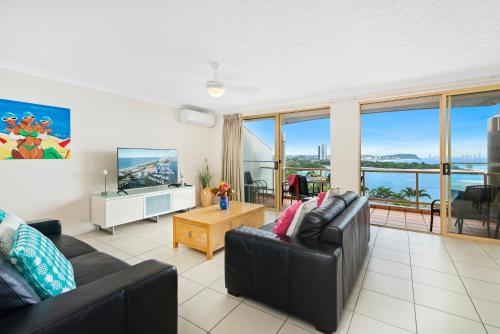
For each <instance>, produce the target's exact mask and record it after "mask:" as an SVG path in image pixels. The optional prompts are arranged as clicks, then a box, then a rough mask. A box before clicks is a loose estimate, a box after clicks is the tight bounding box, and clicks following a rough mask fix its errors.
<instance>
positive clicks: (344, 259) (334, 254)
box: [225, 193, 370, 333]
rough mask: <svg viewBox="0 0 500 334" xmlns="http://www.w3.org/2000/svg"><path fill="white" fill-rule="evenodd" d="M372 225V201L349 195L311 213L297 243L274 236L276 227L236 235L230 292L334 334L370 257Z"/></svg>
mask: <svg viewBox="0 0 500 334" xmlns="http://www.w3.org/2000/svg"><path fill="white" fill-rule="evenodd" d="M369 219H370V217H369V206H368V200H367V199H366V198H365V197H362V198H359V199H358V198H357V196H356V195H355V194H354V193H346V194H344V195H340V196H339V198H335V199H332V200H328V201H325V202H324V203H323V204H322V206H321V207H320V208H317V209H314V210H313V211H311V212H309V213H308V214H307V215H306V217H305V218H304V222H303V223H302V225H301V227H300V229H299V231H298V234H297V235H296V236H293V237H288V236H278V235H276V234H274V233H272V232H271V229H272V224H268V225H265V226H264V227H262V228H261V229H254V228H250V227H245V226H242V227H239V228H237V229H235V230H231V231H229V232H227V233H226V236H225V283H226V288H227V289H228V292H229V293H230V294H233V295H236V296H239V295H242V296H245V297H249V298H252V299H255V300H258V301H260V302H262V303H264V304H267V305H270V306H272V307H275V308H277V309H280V310H282V311H284V312H287V313H289V314H292V315H294V316H297V317H299V318H302V319H304V320H306V321H308V322H310V323H312V324H314V325H315V326H316V329H318V330H319V331H322V332H324V333H332V332H334V331H335V330H336V329H337V326H338V324H339V321H340V318H341V316H342V310H343V305H344V304H345V302H346V301H347V298H348V296H349V294H350V292H351V290H352V288H353V286H354V283H355V281H356V278H357V275H358V273H359V271H360V270H361V267H362V264H363V261H364V259H365V256H366V254H367V251H368V242H369V239H370V220H369Z"/></svg>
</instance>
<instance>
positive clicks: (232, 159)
mask: <svg viewBox="0 0 500 334" xmlns="http://www.w3.org/2000/svg"><path fill="white" fill-rule="evenodd" d="M222 179H223V180H224V181H226V182H227V183H229V184H230V185H231V186H232V187H233V189H234V191H235V194H234V195H233V196H234V197H233V199H236V200H238V201H244V198H243V193H244V188H243V187H244V185H243V120H242V117H241V114H234V115H225V116H224V128H223V130H222Z"/></svg>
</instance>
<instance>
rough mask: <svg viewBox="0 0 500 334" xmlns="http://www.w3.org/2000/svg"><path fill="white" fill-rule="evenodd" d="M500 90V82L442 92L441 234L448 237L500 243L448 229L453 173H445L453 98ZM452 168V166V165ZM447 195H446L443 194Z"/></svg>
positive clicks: (449, 147)
mask: <svg viewBox="0 0 500 334" xmlns="http://www.w3.org/2000/svg"><path fill="white" fill-rule="evenodd" d="M494 90H500V84H492V85H486V86H479V87H471V88H462V89H455V90H449V91H445V92H442V95H441V118H440V125H441V173H440V174H441V180H440V181H441V185H440V186H441V197H442V198H446V200H445V201H441V203H440V204H441V208H440V209H441V217H440V218H441V219H440V220H441V234H442V235H443V236H446V237H454V238H459V239H466V240H474V241H481V242H489V243H495V244H500V239H491V238H484V237H480V236H474V235H466V234H458V233H453V232H450V231H449V230H448V228H449V226H450V223H451V220H452V217H451V201H449V200H448V199H449V198H451V177H452V174H453V173H451V172H450V173H449V174H448V175H444V174H445V173H444V170H443V169H444V164H445V163H446V164H448V165H449V166H451V164H452V159H451V138H452V137H451V136H452V133H451V108H452V105H451V98H452V97H453V96H457V95H464V94H474V93H482V92H488V91H494ZM450 168H451V167H450ZM443 194H445V195H446V197H444V196H443Z"/></svg>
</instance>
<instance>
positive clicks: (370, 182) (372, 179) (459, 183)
mask: <svg viewBox="0 0 500 334" xmlns="http://www.w3.org/2000/svg"><path fill="white" fill-rule="evenodd" d="M453 160H458V159H453ZM397 162H408V163H410V162H425V163H429V164H438V163H439V161H438V160H437V159H422V160H398V161H397ZM453 168H460V171H466V170H471V171H485V170H486V169H487V165H486V163H485V161H484V160H483V159H473V158H470V159H465V158H461V159H460V163H456V164H452V169H453ZM365 175H366V180H365V184H366V187H367V188H368V189H375V188H377V187H388V188H390V189H391V190H392V191H394V192H400V191H401V190H403V189H404V188H406V187H411V188H414V189H415V186H416V176H415V173H383V172H366V174H365ZM483 182H484V180H483V176H482V175H473V174H453V173H452V175H451V189H452V192H456V191H464V190H465V188H466V187H467V186H472V185H482V184H483ZM419 189H425V190H426V192H427V193H428V194H429V195H430V196H431V199H430V200H429V199H428V198H423V199H422V201H425V202H427V201H432V200H435V199H440V198H441V194H440V178H439V174H438V173H436V174H419Z"/></svg>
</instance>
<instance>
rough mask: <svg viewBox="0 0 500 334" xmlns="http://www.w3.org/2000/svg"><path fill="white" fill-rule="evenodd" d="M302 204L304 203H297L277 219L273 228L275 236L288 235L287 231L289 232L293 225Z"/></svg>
mask: <svg viewBox="0 0 500 334" xmlns="http://www.w3.org/2000/svg"><path fill="white" fill-rule="evenodd" d="M301 204H302V201H296V202H295V203H294V204H292V205H291V206H290V207H288V208H287V209H286V210H285V211H283V213H282V214H281V215H280V216H279V217H278V219H276V223H275V224H274V227H273V232H274V233H275V234H277V235H285V234H286V231H288V228H289V227H290V224H291V223H292V220H293V217H294V216H295V213H296V212H297V209H298V208H299V207H300V205H301Z"/></svg>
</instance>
